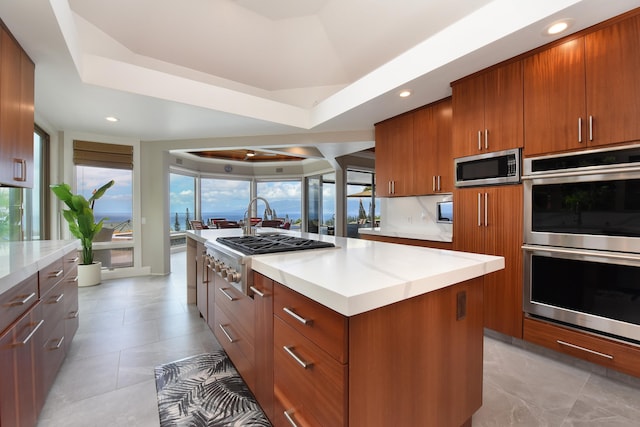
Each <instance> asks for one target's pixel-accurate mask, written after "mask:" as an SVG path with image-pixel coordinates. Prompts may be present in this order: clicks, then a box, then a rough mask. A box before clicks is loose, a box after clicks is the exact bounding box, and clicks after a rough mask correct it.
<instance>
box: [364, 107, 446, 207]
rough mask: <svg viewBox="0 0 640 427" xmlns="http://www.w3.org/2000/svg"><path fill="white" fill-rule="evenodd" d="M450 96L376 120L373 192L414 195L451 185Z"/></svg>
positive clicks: (385, 195) (431, 192)
mask: <svg viewBox="0 0 640 427" xmlns="http://www.w3.org/2000/svg"><path fill="white" fill-rule="evenodd" d="M451 116H452V111H451V99H450V98H447V99H444V100H442V101H438V102H436V103H433V104H430V105H428V106H426V107H423V108H420V109H418V110H415V111H412V112H409V113H406V114H402V115H400V116H397V117H394V118H391V119H388V120H385V121H384V122H381V123H378V124H376V195H377V196H380V197H393V196H417V195H425V194H434V193H441V192H451V191H452V189H453V158H452V157H451V123H452V117H451Z"/></svg>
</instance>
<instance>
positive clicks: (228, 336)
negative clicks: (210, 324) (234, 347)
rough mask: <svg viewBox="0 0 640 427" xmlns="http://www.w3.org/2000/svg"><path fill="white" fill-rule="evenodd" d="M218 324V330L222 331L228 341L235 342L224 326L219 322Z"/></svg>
mask: <svg viewBox="0 0 640 427" xmlns="http://www.w3.org/2000/svg"><path fill="white" fill-rule="evenodd" d="M218 326H219V327H220V330H221V331H222V333H223V334H224V336H225V337H227V339H228V340H229V342H230V343H233V342H235V340H234V339H233V338H231V335H229V332H227V330H226V329H225V328H224V326H222V325H221V324H219V323H218Z"/></svg>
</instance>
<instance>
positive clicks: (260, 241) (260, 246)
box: [216, 235, 335, 255]
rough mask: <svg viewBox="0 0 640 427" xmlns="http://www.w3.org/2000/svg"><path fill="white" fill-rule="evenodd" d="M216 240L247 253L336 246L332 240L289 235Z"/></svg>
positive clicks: (254, 253)
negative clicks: (324, 240)
mask: <svg viewBox="0 0 640 427" xmlns="http://www.w3.org/2000/svg"><path fill="white" fill-rule="evenodd" d="M216 241H217V242H219V243H221V244H223V245H226V246H229V247H230V248H233V249H235V250H237V251H239V252H242V253H243V254H245V255H260V254H270V253H275V252H289V251H300V250H305V249H319V248H333V247H335V245H334V244H333V243H331V242H322V241H319V240H310V239H303V238H301V237H294V236H287V235H277V236H239V237H218V238H217V239H216Z"/></svg>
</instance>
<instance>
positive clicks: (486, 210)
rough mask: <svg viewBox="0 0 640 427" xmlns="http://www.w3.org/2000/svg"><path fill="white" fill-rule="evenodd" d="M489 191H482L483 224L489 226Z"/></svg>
mask: <svg viewBox="0 0 640 427" xmlns="http://www.w3.org/2000/svg"><path fill="white" fill-rule="evenodd" d="M488 206H489V193H484V226H485V227H488V226H489V207H488Z"/></svg>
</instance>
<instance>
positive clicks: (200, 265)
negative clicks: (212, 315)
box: [195, 242, 209, 321]
mask: <svg viewBox="0 0 640 427" xmlns="http://www.w3.org/2000/svg"><path fill="white" fill-rule="evenodd" d="M208 264H209V263H208V258H207V251H206V250H205V248H204V244H203V243H201V242H197V243H196V255H195V268H196V272H195V286H196V302H197V303H196V304H197V306H198V311H199V312H200V315H201V316H202V317H204V320H205V321H206V320H207V317H208V308H207V303H208V301H209V298H208V295H207V292H208V291H209V286H208V284H209V282H208V278H209V276H208V274H209V270H208V268H207V266H208Z"/></svg>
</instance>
